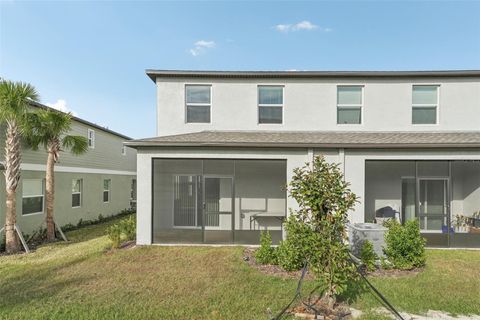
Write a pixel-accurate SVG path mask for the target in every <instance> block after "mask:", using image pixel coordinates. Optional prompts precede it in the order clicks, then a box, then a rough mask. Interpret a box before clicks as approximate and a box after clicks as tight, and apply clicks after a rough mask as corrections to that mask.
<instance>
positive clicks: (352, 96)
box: [337, 86, 363, 124]
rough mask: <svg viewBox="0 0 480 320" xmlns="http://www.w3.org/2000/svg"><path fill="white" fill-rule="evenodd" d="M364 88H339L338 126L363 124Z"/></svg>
mask: <svg viewBox="0 0 480 320" xmlns="http://www.w3.org/2000/svg"><path fill="white" fill-rule="evenodd" d="M362 107H363V86H338V87H337V124H361V123H362Z"/></svg>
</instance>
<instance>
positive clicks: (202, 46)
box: [189, 40, 216, 57]
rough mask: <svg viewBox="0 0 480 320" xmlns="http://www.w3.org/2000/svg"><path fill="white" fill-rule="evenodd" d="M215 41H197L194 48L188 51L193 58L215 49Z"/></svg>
mask: <svg viewBox="0 0 480 320" xmlns="http://www.w3.org/2000/svg"><path fill="white" fill-rule="evenodd" d="M215 46H216V44H215V41H206V40H198V41H197V42H195V43H194V47H193V48H192V49H190V50H189V52H190V54H191V55H192V56H194V57H196V56H198V55H200V54H203V53H205V52H207V50H208V49H212V48H215Z"/></svg>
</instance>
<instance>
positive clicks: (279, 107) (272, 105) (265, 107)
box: [258, 86, 283, 124]
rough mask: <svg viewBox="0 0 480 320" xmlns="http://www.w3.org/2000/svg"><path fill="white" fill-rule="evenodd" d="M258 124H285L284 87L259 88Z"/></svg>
mask: <svg viewBox="0 0 480 320" xmlns="http://www.w3.org/2000/svg"><path fill="white" fill-rule="evenodd" d="M258 123H262V124H263V123H267V124H268V123H272V124H281V123H283V86H258Z"/></svg>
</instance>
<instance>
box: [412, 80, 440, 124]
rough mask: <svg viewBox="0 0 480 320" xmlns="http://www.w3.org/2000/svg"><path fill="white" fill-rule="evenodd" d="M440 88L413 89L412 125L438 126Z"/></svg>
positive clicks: (418, 87)
mask: <svg viewBox="0 0 480 320" xmlns="http://www.w3.org/2000/svg"><path fill="white" fill-rule="evenodd" d="M437 114H438V86H435V85H414V86H413V87H412V124H436V123H437V121H438V119H437V118H438V116H437Z"/></svg>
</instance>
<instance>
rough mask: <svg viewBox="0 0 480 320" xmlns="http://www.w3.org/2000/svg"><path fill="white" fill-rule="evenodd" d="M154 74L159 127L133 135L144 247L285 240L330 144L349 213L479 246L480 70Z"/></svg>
mask: <svg viewBox="0 0 480 320" xmlns="http://www.w3.org/2000/svg"><path fill="white" fill-rule="evenodd" d="M147 75H148V76H149V77H150V78H151V79H152V81H153V82H154V83H155V84H156V87H157V135H158V136H157V137H154V138H148V139H141V140H134V141H130V142H128V143H127V145H128V146H131V147H134V148H136V149H137V178H138V213H137V218H138V224H137V226H138V230H137V242H138V243H139V244H152V243H238V244H251V243H258V241H259V233H260V230H269V231H270V233H271V234H272V238H274V241H278V240H279V239H281V238H282V237H283V236H284V233H283V230H282V224H281V222H282V221H283V219H284V218H285V217H286V216H287V215H288V212H289V208H295V207H296V206H297V204H296V203H295V201H294V200H293V199H291V198H290V197H288V196H287V193H286V190H285V186H286V185H287V183H288V181H289V179H290V178H291V176H292V174H293V169H294V168H296V167H300V166H303V165H304V164H305V163H306V162H311V161H312V159H313V157H314V156H316V155H323V156H324V157H325V158H326V159H327V161H329V162H335V163H338V164H339V166H340V168H341V170H342V171H343V173H344V176H345V179H346V180H347V181H349V182H350V183H351V189H352V191H353V192H355V193H356V195H357V196H358V197H359V203H358V204H357V205H356V207H355V210H354V211H352V212H351V213H350V221H351V222H371V221H374V220H375V219H376V218H379V217H382V218H384V217H389V216H393V217H396V218H397V219H399V220H401V221H407V220H410V219H418V220H419V222H420V227H421V230H422V233H423V235H424V236H425V237H426V238H427V240H428V244H429V245H432V246H433V245H438V246H480V235H479V234H474V233H473V230H475V229H474V228H471V230H472V231H471V232H468V228H458V226H460V225H463V224H464V223H466V224H472V221H474V220H473V219H469V218H471V217H474V216H475V215H476V214H477V213H478V212H479V211H480V71H414V72H404V71H402V72H387V71H381V72H324V71H320V72H316V71H295V72H290V71H282V72H269V71H259V72H256V71H254V72H242V71H238V72H237V71H164V70H147ZM464 217H466V218H464ZM452 230H453V231H452ZM460 230H461V231H460Z"/></svg>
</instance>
